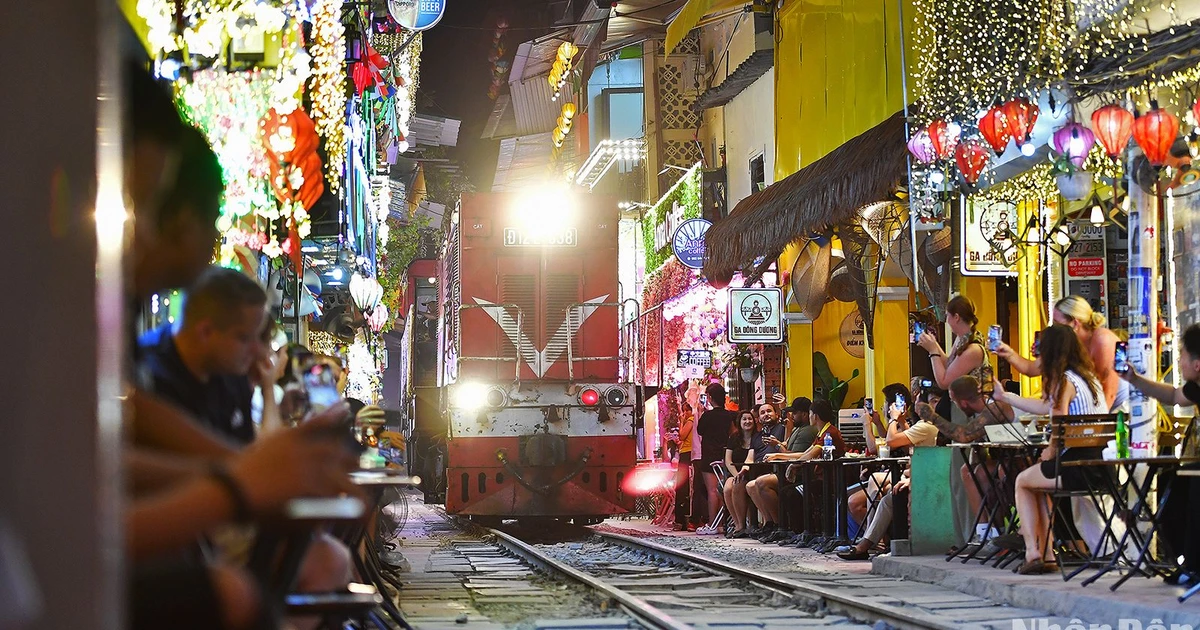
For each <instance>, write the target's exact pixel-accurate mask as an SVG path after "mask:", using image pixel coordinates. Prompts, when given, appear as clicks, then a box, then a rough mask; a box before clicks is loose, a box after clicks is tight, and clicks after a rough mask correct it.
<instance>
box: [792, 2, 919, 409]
mask: <svg viewBox="0 0 1200 630" xmlns="http://www.w3.org/2000/svg"><path fill="white" fill-rule="evenodd" d="M905 4H906V5H909V4H910V3H909V2H908V0H905ZM904 10H905V18H906V20H908V21H909V22H910V23H911V18H912V8H911V6H905V9H904ZM776 19H777V24H776V32H775V35H776V45H775V181H779V180H781V179H783V178H784V177H787V176H788V175H791V174H792V173H794V172H796V171H798V170H800V169H801V168H803V167H804V166H807V165H808V164H811V163H812V162H814V161H816V160H817V159H819V158H821V157H822V156H824V155H825V154H827V153H829V152H830V151H832V150H833V149H835V148H837V147H838V146H839V145H841V144H842V143H844V142H846V141H847V140H849V139H851V138H853V137H854V136H857V135H858V134H860V133H862V132H864V131H866V130H867V129H870V128H871V127H873V126H875V125H877V124H878V123H880V122H881V121H883V120H884V119H886V118H887V117H888V116H891V115H892V114H894V113H895V112H897V111H899V110H900V109H901V108H902V107H903V106H904V98H903V91H902V89H901V70H900V39H901V38H900V29H899V23H900V21H899V20H900V16H899V15H898V12H897V7H896V3H895V2H893V1H891V0H798V1H794V2H787V3H786V4H785V5H784V7H783V9H781V10H780V11H779V13H778V15H777V18H776ZM906 44H908V47H909V52H908V53H907V55H908V59H907V61H908V63H909V66H910V67H912V60H913V56H912V54H911V41H906ZM795 256H796V252H795V251H794V249H792V248H789V249H788V250H787V251H785V252H784V254H783V255H782V256H781V257H780V268H781V269H791V266H792V263H793V262H794V261H795ZM899 304H904V303H903V302H900V303H899ZM854 308H855V306H854V305H853V304H842V303H838V302H833V303H830V304H828V305H826V307H825V311H824V313H822V315H821V317H820V318H818V320H817V321H816V322H815V323H814V324H812V325H811V326H808V325H802V326H791V327H790V330H789V343H788V362H789V370H790V373H789V374H788V381H787V382H788V391H789V393H790V395H792V396H800V395H804V396H810V395H811V393H812V386H813V385H812V353H813V352H814V351H821V352H824V353H825V355H826V357H827V358H828V359H829V364H830V368H831V369H832V370H833V372H834V374H835V375H837V376H838V377H839V378H842V379H846V378H849V376H850V374H851V373H852V371H853V370H854V368H858V370H859V371H860V375H859V377H858V378H857V379H855V380H854V381H852V382H851V383H850V388H849V393H848V394H847V395H846V400H847V401H853V400H857V399H858V398H859V397H861V396H863V394H864V391H865V385H866V376H865V373H866V365H865V363H864V361H863V360H861V359H856V358H854V357H851V356H850V355H848V354H846V353H845V351H844V350H842V348H841V343H840V342H839V341H838V338H837V331H838V327H839V326H840V325H841V322H842V319H843V318H844V317H845V316H846V314H847V313H848V312H850V311H851V310H853V309H854ZM886 310H887V314H888V315H889V317H880V314H881V313H880V311H878V310H877V311H876V334H877V337H876V344H877V345H878V344H879V336H878V335H879V334H880V333H881V332H882V333H883V334H884V335H888V336H889V337H890V336H892V335H895V334H897V332H898V330H899V328H900V326H901V324H899V323H898V322H893V321H892V318H893V317H895V316H897V315H898V314H899V313H898V312H893V311H899V307H896V306H894V305H893V306H892V307H890V308H889V309H886ZM881 320H888V322H889V323H881ZM901 321H903V322H904V323H903V328H904V333H903V337H902V338H905V337H907V330H908V324H907V322H908V317H907V307H906V306H905V312H904V317H903V319H902V320H901ZM881 327H882V328H881ZM901 352H902V353H903V357H904V358H903V360H901V359H900V357H899V356H898V355H899V354H900V353H901ZM884 356H885V357H890V358H891V360H888V361H886V362H885V364H884V365H885V367H884V369H883V370H882V371H880V370H879V369H878V366H879V365H880V362H881V361H884V360H885V359H881V358H879V357H876V358H875V359H874V361H875V366H876V369H877V373H876V382H877V383H878V382H879V381H880V380H882V384H886V383H889V382H903V383H907V382H908V370H909V367H908V358H907V348H905V349H904V350H903V351H901V350H900V349H899V346H896V347H892V346H891V345H889V346H888V349H887V354H885V355H884ZM880 386H882V385H880Z"/></svg>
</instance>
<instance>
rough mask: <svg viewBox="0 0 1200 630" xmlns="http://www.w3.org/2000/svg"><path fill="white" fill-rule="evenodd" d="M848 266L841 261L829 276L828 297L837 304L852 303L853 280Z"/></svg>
mask: <svg viewBox="0 0 1200 630" xmlns="http://www.w3.org/2000/svg"><path fill="white" fill-rule="evenodd" d="M853 273H854V272H853V271H851V270H850V266H849V265H847V264H846V262H845V261H844V260H843V261H842V262H840V263H838V264H837V266H836V267H834V268H833V272H832V273H830V274H829V289H828V293H829V297H830V298H832V299H834V300H837V301H839V302H853V301H854V291H855V288H854V278H852V277H851V276H852V275H853Z"/></svg>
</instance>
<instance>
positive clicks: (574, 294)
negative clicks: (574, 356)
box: [542, 274, 580, 360]
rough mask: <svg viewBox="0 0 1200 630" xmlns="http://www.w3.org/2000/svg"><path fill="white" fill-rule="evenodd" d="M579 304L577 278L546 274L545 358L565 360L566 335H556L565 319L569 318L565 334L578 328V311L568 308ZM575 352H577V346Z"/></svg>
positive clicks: (575, 276)
mask: <svg viewBox="0 0 1200 630" xmlns="http://www.w3.org/2000/svg"><path fill="white" fill-rule="evenodd" d="M578 302H579V276H577V275H575V274H548V275H547V276H546V313H545V316H544V318H543V320H542V334H543V335H545V337H544V339H545V340H546V356H547V357H562V358H563V360H566V356H567V340H568V338H569V334H568V335H559V334H557V333H558V332H559V331H560V329H563V328H564V327H563V323H564V322H566V321H567V317H570V318H571V321H570V322H569V323H568V326H566V328H565V332H568V333H569V332H570V331H575V330H578V328H579V319H580V312H579V309H571V310H570V311H568V308H567V307H569V306H570V305H572V304H576V303H578ZM575 351H576V352H578V351H579V347H578V345H576V347H575Z"/></svg>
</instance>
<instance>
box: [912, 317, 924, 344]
mask: <svg viewBox="0 0 1200 630" xmlns="http://www.w3.org/2000/svg"><path fill="white" fill-rule="evenodd" d="M923 334H925V325H924V324H922V323H921V322H913V333H912V342H913V343H917V340H918V339H920V338H921V335H923Z"/></svg>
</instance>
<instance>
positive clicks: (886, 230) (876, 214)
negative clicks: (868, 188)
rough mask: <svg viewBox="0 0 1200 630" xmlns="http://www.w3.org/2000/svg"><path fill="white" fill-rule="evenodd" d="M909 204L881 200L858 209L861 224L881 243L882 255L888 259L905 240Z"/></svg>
mask: <svg viewBox="0 0 1200 630" xmlns="http://www.w3.org/2000/svg"><path fill="white" fill-rule="evenodd" d="M907 215H908V205H907V204H904V203H901V202H899V201H880V202H876V203H872V204H868V205H865V206H863V207H862V208H859V210H858V216H859V220H858V224H859V226H860V227H861V228H862V229H863V230H864V231H865V232H866V233H867V234H868V235H869V236H870V237H871V239H872V240H874V241H875V243H876V244H877V245H879V249H880V256H882V257H883V258H884V259H887V258H889V257H890V256H891V253H892V250H893V249H895V248H896V247H897V246H899V245H900V244H901V242H903V241H904V240H905V232H904V228H905V226H906V223H905V217H906V216H907Z"/></svg>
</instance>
